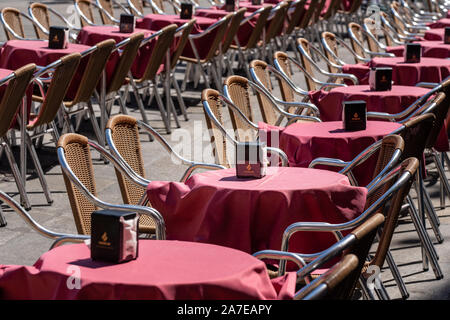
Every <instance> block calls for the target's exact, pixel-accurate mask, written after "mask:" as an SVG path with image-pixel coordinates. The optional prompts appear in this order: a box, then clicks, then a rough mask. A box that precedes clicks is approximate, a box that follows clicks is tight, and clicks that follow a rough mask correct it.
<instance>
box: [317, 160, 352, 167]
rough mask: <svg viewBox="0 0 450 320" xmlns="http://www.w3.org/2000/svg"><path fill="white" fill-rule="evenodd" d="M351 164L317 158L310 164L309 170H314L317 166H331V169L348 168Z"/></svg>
mask: <svg viewBox="0 0 450 320" xmlns="http://www.w3.org/2000/svg"><path fill="white" fill-rule="evenodd" d="M349 163H350V162H348V161H342V160H339V159H333V158H316V159H314V160H313V161H311V163H310V164H309V166H308V168H314V167H315V166H319V165H321V166H329V167H339V168H343V167H345V166H347V165H348V164H349Z"/></svg>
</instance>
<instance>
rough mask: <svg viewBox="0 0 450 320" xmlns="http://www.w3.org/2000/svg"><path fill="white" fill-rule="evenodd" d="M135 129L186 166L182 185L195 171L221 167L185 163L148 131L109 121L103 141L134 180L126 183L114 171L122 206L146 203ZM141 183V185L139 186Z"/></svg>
mask: <svg viewBox="0 0 450 320" xmlns="http://www.w3.org/2000/svg"><path fill="white" fill-rule="evenodd" d="M139 129H143V130H144V131H145V132H147V133H149V134H151V135H152V136H153V137H154V138H155V139H156V140H157V141H158V142H159V143H160V144H161V145H162V146H163V147H164V149H166V150H167V152H168V153H169V154H170V156H171V158H172V159H173V160H177V161H180V163H182V164H184V165H187V166H189V168H188V169H187V170H186V172H185V173H184V174H183V176H182V178H181V180H180V181H181V182H185V181H186V180H187V179H188V178H189V177H190V176H191V174H192V173H193V172H194V171H195V170H196V169H199V168H202V169H211V170H213V169H214V170H218V169H224V168H225V167H223V166H219V165H216V164H206V163H199V162H194V161H191V160H187V159H185V158H183V157H182V156H180V155H179V154H178V153H177V152H175V151H174V150H173V149H172V147H171V146H170V145H169V143H168V142H167V141H166V140H165V139H164V138H163V137H162V136H161V135H160V134H159V133H157V132H156V131H155V130H154V129H153V128H152V127H150V126H148V125H147V124H145V123H143V122H142V121H139V120H136V119H135V118H133V117H130V116H126V115H117V116H114V117H112V118H110V119H109V121H108V124H107V126H106V140H107V143H108V146H109V150H110V152H111V153H112V155H113V156H114V157H115V158H116V159H118V160H119V161H121V162H122V164H123V165H125V166H127V167H128V168H129V170H130V171H131V172H133V173H134V174H135V176H137V177H138V178H137V179H134V180H130V179H129V178H128V179H127V177H126V176H124V174H123V173H122V172H121V171H120V170H117V169H116V175H117V180H118V181H119V186H120V191H121V193H122V198H123V201H124V203H128V204H139V205H145V203H146V202H147V200H148V199H147V198H146V192H145V190H146V188H147V185H148V184H149V183H150V182H151V181H149V180H147V179H145V169H144V161H143V157H142V147H141V143H140V137H139ZM142 182H144V183H142Z"/></svg>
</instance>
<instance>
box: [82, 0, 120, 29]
mask: <svg viewBox="0 0 450 320" xmlns="http://www.w3.org/2000/svg"><path fill="white" fill-rule="evenodd" d="M90 4H91V5H92V6H93V7H94V8H96V9H97V10H99V12H100V11H101V12H103V13H104V14H105V15H106V16H107V17H108V18H109V19H111V20H112V21H114V22H116V23H117V24H118V23H119V22H120V21H118V20H117V19H115V18H114V17H112V16H111V15H110V14H109V12H108V11H106V10H105V9H103V8H102V7H101V6H99V5H98V3H97V1H95V2H94V0H90ZM74 6H75V11H76V12H77V14H78V15H79V16H80V19H82V20H84V21H85V22H86V23H87V24H88V25H90V26H101V24H96V23H95V22H94V21H91V20H90V19H89V18H88V17H86V15H85V14H84V13H83V11H82V10H81V9H80V7H79V5H78V3H77V2H76V1H74Z"/></svg>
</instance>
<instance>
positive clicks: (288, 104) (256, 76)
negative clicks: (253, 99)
mask: <svg viewBox="0 0 450 320" xmlns="http://www.w3.org/2000/svg"><path fill="white" fill-rule="evenodd" d="M269 72H270V73H269ZM250 74H251V76H252V79H253V81H254V82H256V83H257V84H258V85H260V86H261V87H262V88H263V89H265V90H266V91H267V93H268V94H270V95H271V98H272V99H271V100H274V101H275V102H276V103H277V104H280V105H281V106H284V107H285V108H287V109H286V110H287V111H288V112H290V113H295V114H302V115H310V116H314V117H317V118H319V119H320V112H319V109H318V108H317V107H316V106H315V105H313V104H311V103H306V102H296V101H294V94H293V92H294V91H293V90H289V89H286V91H287V92H288V95H286V96H284V94H283V93H284V92H285V90H280V91H281V93H282V98H283V100H281V99H278V98H277V97H275V96H274V95H273V86H272V82H271V78H270V74H273V75H275V77H276V78H277V80H278V83H279V85H280V86H282V85H285V84H284V77H283V75H282V74H281V73H280V72H279V71H278V70H276V69H275V68H274V67H272V66H270V65H268V64H267V63H265V62H264V61H261V60H253V61H252V62H250ZM256 94H257V96H258V102H259V107H260V109H261V114H262V116H263V121H264V122H266V123H268V124H271V125H275V124H276V122H277V120H278V118H277V117H276V114H275V112H274V111H275V110H274V108H273V104H272V103H271V102H270V100H268V99H267V98H266V97H265V95H262V94H260V93H259V91H256ZM306 94H307V93H306ZM302 98H303V99H302V100H304V101H306V100H307V98H306V96H303V95H302ZM284 99H286V100H284ZM275 109H276V108H275ZM276 110H277V109H276Z"/></svg>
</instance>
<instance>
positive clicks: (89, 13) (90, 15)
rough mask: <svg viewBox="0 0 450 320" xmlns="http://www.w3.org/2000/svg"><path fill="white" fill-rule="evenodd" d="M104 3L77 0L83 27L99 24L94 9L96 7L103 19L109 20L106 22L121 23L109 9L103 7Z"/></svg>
mask: <svg viewBox="0 0 450 320" xmlns="http://www.w3.org/2000/svg"><path fill="white" fill-rule="evenodd" d="M102 4H103V3H102ZM102 4H99V3H97V2H94V0H75V10H76V12H77V13H78V15H79V16H80V22H81V26H82V27H87V26H95V25H97V24H96V23H95V19H94V10H93V9H94V8H95V9H97V10H98V12H99V14H100V17H101V19H102V21H103V22H105V21H106V22H108V23H104V24H114V25H118V24H119V22H120V21H119V20H117V19H116V18H114V16H113V15H111V14H110V12H108V10H107V9H105V8H104V7H102ZM111 9H112V7H111Z"/></svg>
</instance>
